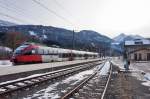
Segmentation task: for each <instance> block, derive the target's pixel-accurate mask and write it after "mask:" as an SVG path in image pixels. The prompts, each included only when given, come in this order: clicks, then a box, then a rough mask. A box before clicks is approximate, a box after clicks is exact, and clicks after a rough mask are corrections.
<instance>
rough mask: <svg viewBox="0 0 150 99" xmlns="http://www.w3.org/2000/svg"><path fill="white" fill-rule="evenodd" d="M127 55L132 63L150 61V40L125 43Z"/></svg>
mask: <svg viewBox="0 0 150 99" xmlns="http://www.w3.org/2000/svg"><path fill="white" fill-rule="evenodd" d="M124 47H125V53H126V55H127V58H128V59H129V60H131V61H150V39H135V40H130V41H125V44H124Z"/></svg>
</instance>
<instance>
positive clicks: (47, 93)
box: [23, 64, 102, 99]
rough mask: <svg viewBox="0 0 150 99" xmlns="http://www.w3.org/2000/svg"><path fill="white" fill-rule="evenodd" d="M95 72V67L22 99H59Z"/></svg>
mask: <svg viewBox="0 0 150 99" xmlns="http://www.w3.org/2000/svg"><path fill="white" fill-rule="evenodd" d="M100 66H102V64H101V65H99V66H98V67H100ZM95 70H97V67H96V68H94V69H91V70H86V71H83V72H80V73H78V74H75V75H73V76H70V77H68V78H66V79H64V80H62V81H59V82H55V83H54V84H50V85H49V86H48V87H47V88H46V89H42V90H40V91H37V92H36V93H33V94H32V95H29V96H27V98H23V99H32V98H38V99H43V98H44V99H58V98H60V95H59V94H60V93H64V92H66V91H67V90H69V88H70V86H73V85H75V84H77V83H79V82H80V81H82V80H83V79H85V78H87V77H88V76H89V75H90V74H92V73H93V72H94V71H95ZM60 86H61V87H65V88H61V87H60Z"/></svg>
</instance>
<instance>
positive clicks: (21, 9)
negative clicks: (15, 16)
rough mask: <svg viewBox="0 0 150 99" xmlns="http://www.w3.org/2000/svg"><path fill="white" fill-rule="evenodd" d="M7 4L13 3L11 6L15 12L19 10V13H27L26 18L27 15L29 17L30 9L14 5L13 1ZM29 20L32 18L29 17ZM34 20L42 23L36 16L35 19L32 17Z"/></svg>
mask: <svg viewBox="0 0 150 99" xmlns="http://www.w3.org/2000/svg"><path fill="white" fill-rule="evenodd" d="M9 4H10V5H13V6H12V7H13V8H14V9H15V10H16V11H17V12H21V14H23V15H27V17H28V18H29V17H30V18H31V13H30V11H29V10H28V9H23V8H21V7H19V6H17V5H14V3H12V2H10V1H9ZM25 11H27V12H28V13H25ZM28 14H29V15H28ZM38 18H39V17H38ZM30 20H33V19H30ZM34 20H36V21H37V22H40V23H42V21H41V20H38V19H37V18H36V19H35V18H34Z"/></svg>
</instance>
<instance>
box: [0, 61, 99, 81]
mask: <svg viewBox="0 0 150 99" xmlns="http://www.w3.org/2000/svg"><path fill="white" fill-rule="evenodd" d="M99 60H100V59H88V60H75V61H64V62H53V63H40V64H27V65H18V66H10V67H0V82H3V81H5V80H7V79H8V80H12V79H16V78H20V77H25V76H29V75H32V74H37V73H44V72H49V71H53V70H58V69H62V68H65V67H69V66H74V65H79V64H83V63H89V62H94V61H99Z"/></svg>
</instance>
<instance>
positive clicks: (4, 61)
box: [0, 60, 13, 67]
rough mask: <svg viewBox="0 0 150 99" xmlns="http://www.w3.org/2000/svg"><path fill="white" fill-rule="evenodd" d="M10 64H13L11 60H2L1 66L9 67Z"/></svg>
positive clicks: (0, 61)
mask: <svg viewBox="0 0 150 99" xmlns="http://www.w3.org/2000/svg"><path fill="white" fill-rule="evenodd" d="M8 66H13V64H12V62H10V60H0V67H8Z"/></svg>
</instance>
